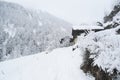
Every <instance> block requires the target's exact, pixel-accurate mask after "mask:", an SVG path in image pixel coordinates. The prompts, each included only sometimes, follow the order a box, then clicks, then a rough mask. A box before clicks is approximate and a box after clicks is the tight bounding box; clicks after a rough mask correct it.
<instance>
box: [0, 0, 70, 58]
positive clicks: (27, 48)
mask: <svg viewBox="0 0 120 80" xmlns="http://www.w3.org/2000/svg"><path fill="white" fill-rule="evenodd" d="M71 31H72V25H71V24H70V23H68V22H66V21H64V20H61V19H59V18H57V17H55V16H53V15H51V14H49V13H47V12H42V11H36V10H30V9H26V8H24V7H22V6H20V5H18V4H15V3H9V2H4V1H0V60H5V59H10V58H15V57H20V56H21V55H22V56H23V55H29V54H34V53H38V52H41V51H45V50H51V49H54V48H57V47H63V46H64V47H65V46H69V43H67V42H66V43H64V44H60V40H61V38H64V37H66V36H68V37H71Z"/></svg>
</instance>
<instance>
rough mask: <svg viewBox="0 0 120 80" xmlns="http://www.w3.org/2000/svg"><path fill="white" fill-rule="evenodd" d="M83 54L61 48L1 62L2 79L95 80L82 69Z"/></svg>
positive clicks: (70, 48) (0, 77) (0, 76)
mask: <svg viewBox="0 0 120 80" xmlns="http://www.w3.org/2000/svg"><path fill="white" fill-rule="evenodd" d="M81 64H82V54H81V52H80V50H79V49H76V50H75V51H72V47H68V48H59V49H55V50H53V51H51V52H42V53H39V54H35V55H30V56H26V57H22V58H17V59H14V60H9V61H4V62H0V80H94V78H93V77H91V76H90V75H86V74H85V73H83V71H82V70H81V69H80V65H81Z"/></svg>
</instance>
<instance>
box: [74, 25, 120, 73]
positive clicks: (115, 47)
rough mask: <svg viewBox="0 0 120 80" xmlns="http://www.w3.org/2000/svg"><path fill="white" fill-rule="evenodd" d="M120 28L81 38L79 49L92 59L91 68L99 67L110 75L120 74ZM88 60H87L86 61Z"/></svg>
mask: <svg viewBox="0 0 120 80" xmlns="http://www.w3.org/2000/svg"><path fill="white" fill-rule="evenodd" d="M119 29H120V26H118V27H116V28H113V29H109V30H104V31H100V32H96V33H95V32H91V33H90V34H88V35H87V36H79V40H78V43H77V44H76V45H78V47H79V48H80V49H81V50H82V51H83V52H84V53H86V51H88V52H87V53H86V54H85V56H87V55H88V58H87V59H89V60H90V59H92V60H93V61H92V62H91V64H90V65H91V66H96V65H97V66H98V67H99V69H101V70H103V71H105V72H106V73H108V74H109V75H113V74H118V73H120V35H119V34H118V32H117V31H118V30H119ZM84 60H86V58H85V59H84Z"/></svg>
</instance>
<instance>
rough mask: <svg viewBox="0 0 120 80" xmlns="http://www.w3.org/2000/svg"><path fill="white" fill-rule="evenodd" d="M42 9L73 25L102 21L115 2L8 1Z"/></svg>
mask: <svg viewBox="0 0 120 80" xmlns="http://www.w3.org/2000/svg"><path fill="white" fill-rule="evenodd" d="M6 1H9V2H16V3H19V4H21V5H23V6H25V7H27V8H34V9H41V10H44V11H47V12H49V13H51V14H53V15H55V16H57V17H59V18H62V19H64V20H66V21H68V22H71V23H73V24H81V23H93V22H95V21H99V20H102V17H103V16H104V14H105V12H108V11H110V9H111V7H112V6H111V5H112V3H113V2H114V1H115V0H6Z"/></svg>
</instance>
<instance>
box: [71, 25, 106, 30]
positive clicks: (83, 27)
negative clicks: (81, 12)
mask: <svg viewBox="0 0 120 80" xmlns="http://www.w3.org/2000/svg"><path fill="white" fill-rule="evenodd" d="M73 29H74V30H82V29H90V30H91V29H104V28H103V27H101V26H91V25H90V26H89V25H82V26H73Z"/></svg>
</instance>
